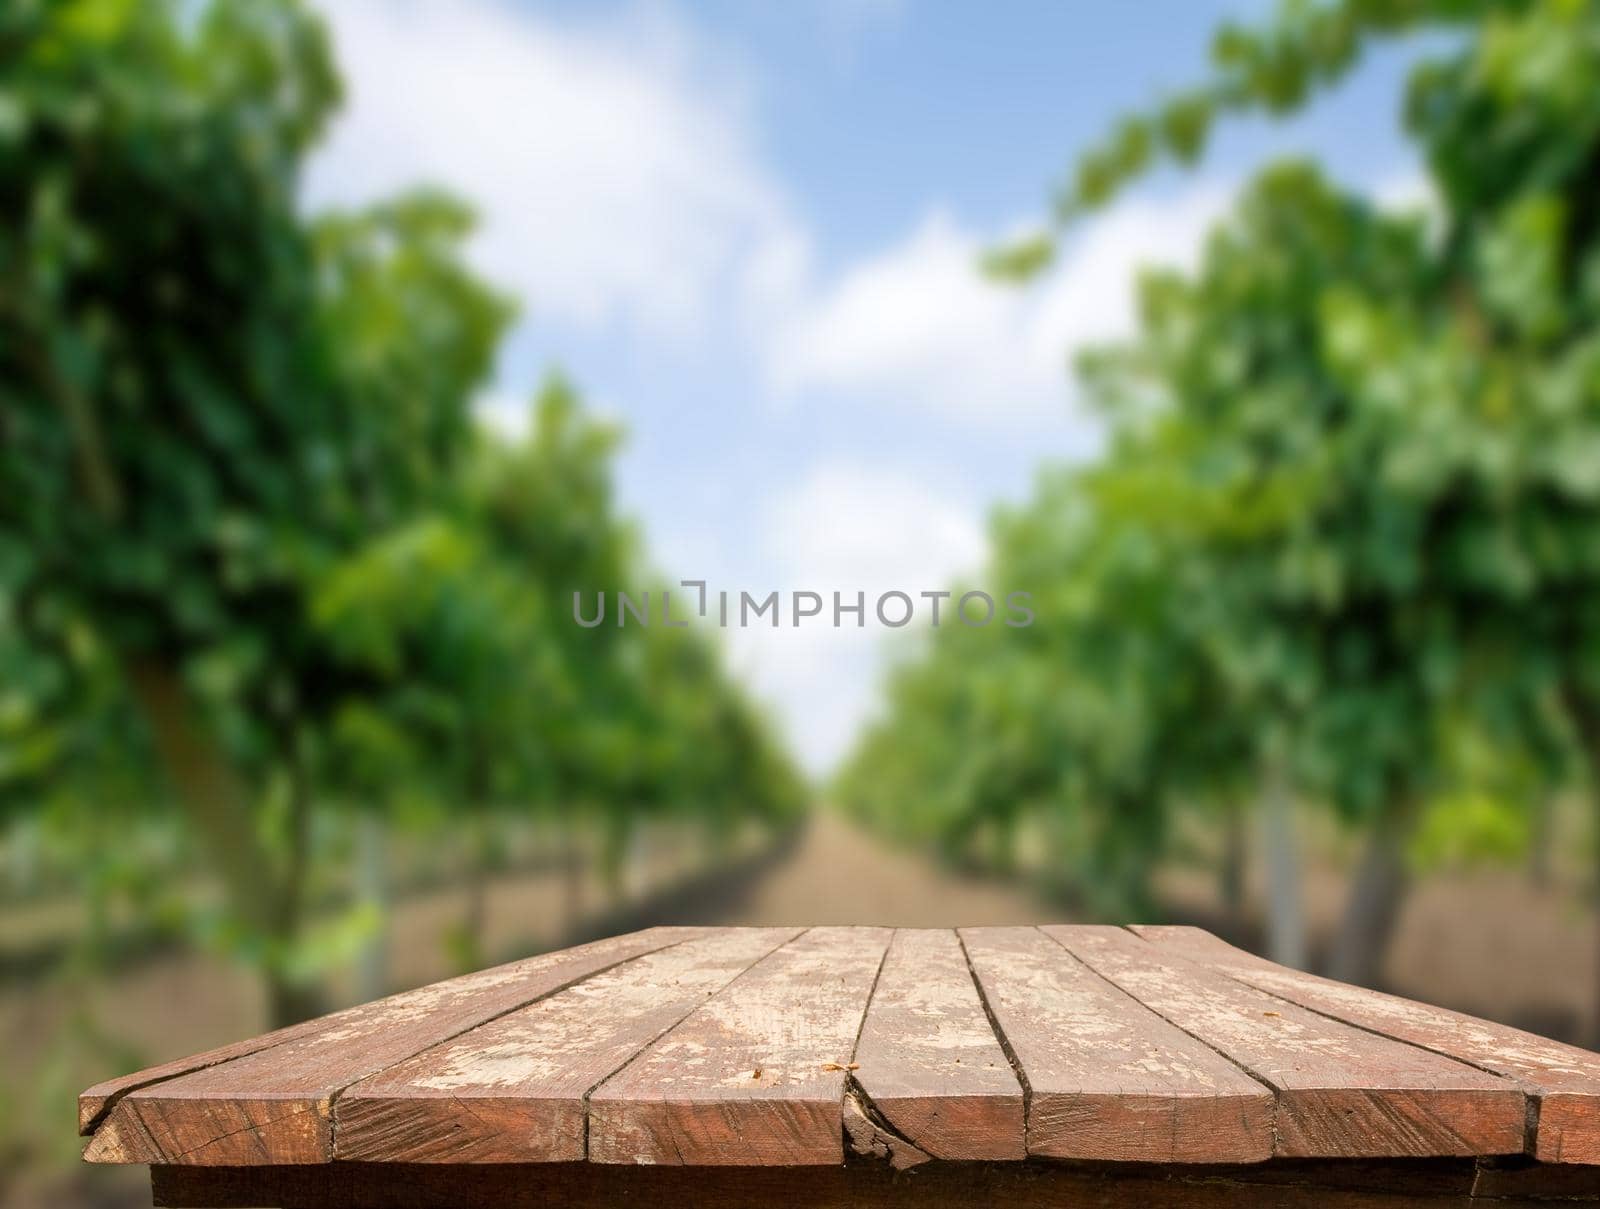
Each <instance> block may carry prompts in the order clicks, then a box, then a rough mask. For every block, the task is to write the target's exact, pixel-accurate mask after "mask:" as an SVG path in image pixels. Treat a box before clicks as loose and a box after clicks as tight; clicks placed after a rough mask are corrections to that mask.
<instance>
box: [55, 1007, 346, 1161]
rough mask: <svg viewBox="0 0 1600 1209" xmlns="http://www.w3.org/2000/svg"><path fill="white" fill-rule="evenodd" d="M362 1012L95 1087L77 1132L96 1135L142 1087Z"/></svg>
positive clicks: (82, 1105)
mask: <svg viewBox="0 0 1600 1209" xmlns="http://www.w3.org/2000/svg"><path fill="white" fill-rule="evenodd" d="M361 1010H362V1009H361V1008H349V1009H347V1010H346V1011H343V1012H334V1013H332V1014H330V1015H327V1016H318V1017H317V1018H316V1019H314V1020H303V1021H301V1022H300V1023H299V1024H292V1025H290V1026H289V1027H287V1028H281V1029H275V1030H274V1031H272V1032H270V1033H263V1034H262V1035H261V1036H259V1037H251V1038H248V1039H247V1040H244V1041H233V1042H230V1043H229V1044H227V1045H220V1046H218V1047H217V1048H216V1049H211V1050H206V1051H205V1052H204V1053H199V1054H189V1055H187V1056H186V1057H182V1058H175V1059H173V1060H172V1061H170V1062H163V1063H161V1064H160V1065H158V1066H150V1067H146V1068H145V1069H144V1070H140V1071H135V1072H134V1073H133V1074H131V1075H122V1076H119V1077H118V1078H115V1079H107V1080H105V1081H104V1082H101V1083H96V1084H95V1085H94V1086H93V1087H90V1088H86V1089H85V1090H84V1091H83V1092H82V1093H80V1094H79V1096H78V1132H79V1133H80V1134H82V1135H88V1134H91V1133H93V1132H94V1131H95V1128H96V1127H97V1126H98V1125H99V1124H100V1121H101V1119H102V1118H103V1117H104V1116H105V1115H106V1113H108V1112H109V1111H110V1110H111V1109H112V1107H113V1106H114V1105H115V1104H116V1102H117V1101H118V1100H120V1099H122V1097H123V1096H125V1095H127V1094H128V1093H129V1092H131V1091H138V1090H139V1089H140V1088H141V1087H149V1086H151V1085H152V1084H155V1083H162V1082H165V1081H166V1080H168V1079H176V1078H177V1077H178V1076H179V1075H187V1074H188V1073H190V1072H191V1071H197V1070H204V1069H205V1068H206V1067H208V1066H219V1065H221V1064H222V1063H224V1062H228V1061H231V1060H232V1059H234V1058H243V1057H245V1056H246V1055H248V1054H253V1053H256V1052H257V1051H258V1050H264V1049H271V1048H272V1047H273V1046H274V1045H281V1044H283V1043H284V1042H285V1041H293V1040H295V1039H296V1038H297V1037H308V1036H310V1035H311V1034H312V1033H317V1032H321V1031H322V1030H323V1029H326V1028H337V1027H338V1026H339V1024H340V1022H341V1021H342V1020H343V1019H344V1018H345V1017H347V1016H349V1015H351V1014H352V1013H356V1012H360V1011H361Z"/></svg>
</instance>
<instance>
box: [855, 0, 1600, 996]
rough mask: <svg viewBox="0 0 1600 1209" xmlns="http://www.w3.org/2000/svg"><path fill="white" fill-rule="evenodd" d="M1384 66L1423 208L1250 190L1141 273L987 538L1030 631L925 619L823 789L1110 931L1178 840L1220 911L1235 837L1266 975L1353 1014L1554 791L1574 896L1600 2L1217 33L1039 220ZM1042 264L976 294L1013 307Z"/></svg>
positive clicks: (1322, 15)
mask: <svg viewBox="0 0 1600 1209" xmlns="http://www.w3.org/2000/svg"><path fill="white" fill-rule="evenodd" d="M1396 40H1405V43H1406V45H1407V46H1409V47H1411V48H1412V49H1413V50H1414V51H1415V53H1416V55H1417V58H1416V65H1415V67H1414V69H1413V70H1412V73H1411V77H1410V86H1409V90H1408V94H1407V96H1406V98H1405V102H1404V110H1403V120H1404V122H1405V126H1406V129H1407V130H1408V131H1409V134H1410V136H1411V138H1412V139H1413V141H1414V143H1415V145H1416V147H1417V149H1418V151H1419V153H1420V157H1421V161H1422V166H1423V173H1424V179H1423V180H1422V181H1420V182H1419V188H1418V189H1417V190H1416V192H1417V193H1418V194H1419V195H1420V196H1421V197H1423V198H1424V199H1425V200H1423V201H1421V202H1419V203H1418V204H1417V205H1415V206H1413V207H1411V208H1409V209H1406V208H1396V207H1393V206H1384V205H1380V204H1379V203H1377V202H1375V201H1373V200H1372V199H1371V198H1369V197H1367V196H1366V195H1364V194H1361V193H1357V192H1354V191H1352V190H1350V189H1348V188H1345V187H1343V186H1341V185H1340V184H1339V183H1338V182H1336V181H1334V180H1331V179H1329V178H1328V177H1327V176H1326V175H1325V174H1324V173H1322V172H1321V171H1319V170H1318V168H1317V166H1316V165H1314V164H1311V163H1306V162H1285V163H1279V164H1275V165H1273V166H1271V167H1269V168H1268V169H1266V170H1265V171H1263V172H1262V173H1261V174H1260V175H1259V176H1258V177H1256V178H1255V179H1254V180H1252V181H1250V182H1249V183H1248V184H1246V185H1245V186H1244V187H1243V188H1242V189H1241V191H1240V192H1239V194H1238V196H1237V198H1236V200H1235V202H1234V204H1233V206H1232V209H1231V212H1230V213H1229V214H1228V215H1227V216H1226V218H1225V219H1224V220H1223V221H1222V222H1221V223H1220V224H1219V225H1218V226H1217V227H1216V229H1215V230H1214V231H1213V232H1212V234H1211V235H1210V237H1209V239H1208V241H1207V243H1206V245H1205V249H1204V253H1203V255H1202V257H1201V260H1200V263H1199V265H1198V267H1197V269H1196V270H1195V271H1193V272H1192V273H1174V272H1163V273H1152V274H1149V275H1147V276H1146V277H1145V279H1144V280H1143V282H1142V285H1141V290H1140V320H1139V324H1138V329H1137V332H1136V334H1135V335H1134V336H1133V337H1132V338H1130V339H1128V340H1126V341H1124V342H1121V343H1119V344H1117V345H1115V346H1112V347H1106V348H1103V349H1099V350H1097V351H1095V352H1093V353H1091V354H1089V355H1088V356H1086V357H1085V358H1084V359H1083V361H1082V364H1081V365H1080V366H1079V376H1080V380H1081V383H1082V388H1083V393H1084V396H1085V398H1086V401H1087V403H1088V405H1090V406H1092V407H1093V408H1095V409H1096V411H1097V413H1098V414H1099V416H1100V417H1101V418H1102V420H1103V423H1104V427H1105V431H1106V440H1105V445H1104V449H1103V452H1102V454H1101V455H1100V456H1099V457H1097V458H1096V459H1094V460H1093V461H1092V462H1090V463H1088V464H1086V465H1077V466H1072V467H1062V468H1058V469H1054V470H1047V471H1046V472H1044V473H1043V474H1042V476H1041V478H1040V481H1039V484H1038V486H1037V489H1036V490H1035V491H1034V493H1033V496H1032V498H1031V499H1030V500H1029V501H1028V502H1026V503H1024V504H1022V505H1021V506H1018V507H1014V508H1011V509H1008V510H1006V511H1004V512H1003V513H1002V514H1000V515H998V516H997V517H996V518H995V520H994V522H993V525H992V530H991V535H990V536H991V548H992V563H991V566H990V567H989V568H988V570H987V572H986V576H985V578H986V580H987V581H992V582H1000V583H1005V584H1008V585H1013V586H1016V587H1025V588H1027V589H1029V590H1031V591H1032V592H1033V594H1034V601H1035V608H1036V610H1037V613H1038V617H1039V621H1038V623H1037V624H1036V625H1034V626H1033V627H1031V628H1028V629H1010V630H1006V631H1005V632H1003V633H999V632H994V631H980V630H969V629H964V628H962V627H960V626H948V627H945V628H943V629H941V630H939V631H938V632H937V633H936V634H934V635H933V636H932V637H931V640H930V641H929V642H928V643H927V644H925V645H924V646H922V647H921V648H917V649H915V650H913V651H912V652H911V653H910V654H908V655H906V656H905V657H904V658H903V659H902V660H901V662H900V665H899V666H898V668H897V670H896V671H895V673H894V675H893V677H892V682H891V685H890V689H889V701H888V705H887V708H886V709H885V710H884V711H883V713H882V714H881V716H880V717H879V718H878V719H877V721H876V723H875V724H874V725H873V727H872V728H871V730H870V731H869V733H867V734H866V736H865V737H864V738H863V740H862V741H861V743H860V745H859V747H858V748H857V750H856V752H855V754H854V756H853V757H852V758H851V760H850V761H849V763H848V766H847V767H846V768H845V769H844V771H843V772H842V774H841V776H840V778H839V783H838V794H839V797H840V798H841V800H842V801H844V802H845V803H846V804H847V805H848V806H849V808H850V809H851V810H852V811H853V812H854V813H855V814H856V815H857V816H858V817H860V818H863V819H865V820H868V821H869V822H870V823H872V824H873V825H874V826H876V827H878V828H880V829H882V830H884V831H885V832H886V833H888V834H892V835H895V836H898V837H901V838H903V839H904V840H906V841H908V842H914V843H918V844H922V845H925V846H927V847H929V848H931V849H933V850H935V851H938V852H940V853H942V854H943V855H944V856H945V857H946V858H947V859H950V860H954V861H957V862H960V863H963V864H967V865H972V866H977V867H982V868H990V869H999V870H1007V869H1010V868H1012V867H1014V866H1015V865H1017V864H1018V863H1019V862H1021V863H1024V864H1031V865H1032V866H1033V867H1034V868H1035V869H1036V870H1040V869H1042V870H1044V871H1046V872H1047V873H1048V875H1049V876H1050V877H1051V878H1053V879H1054V880H1055V881H1056V882H1057V883H1058V884H1063V885H1065V887H1066V888H1067V889H1068V890H1069V892H1070V893H1071V894H1072V895H1073V897H1074V898H1075V900H1076V901H1077V902H1079V904H1080V905H1081V907H1082V909H1083V910H1084V911H1085V912H1086V913H1089V914H1092V915H1094V916H1097V917H1100V918H1105V919H1124V918H1128V917H1130V916H1131V917H1148V916H1150V915H1151V914H1152V913H1153V911H1154V910H1155V906H1156V903H1155V884H1156V878H1157V875H1158V874H1159V873H1160V872H1161V871H1162V870H1163V868H1164V867H1166V865H1167V864H1168V863H1170V862H1171V861H1172V860H1173V859H1174V858H1175V857H1176V856H1178V855H1179V854H1180V851H1181V850H1182V849H1184V848H1185V847H1186V846H1188V841H1186V839H1185V837H1186V836H1191V835H1192V834H1193V833H1194V832H1195V831H1196V829H1197V828H1199V829H1201V830H1204V831H1206V832H1209V834H1210V835H1212V836H1221V837H1224V839H1223V841H1222V842H1219V843H1212V844H1210V845H1209V846H1208V847H1207V848H1206V851H1209V852H1210V853H1211V854H1212V856H1213V867H1214V868H1215V870H1216V875H1217V879H1218V884H1219V891H1218V894H1219V897H1220V898H1221V900H1222V901H1224V902H1232V903H1233V904H1234V905H1235V908H1237V904H1238V901H1239V897H1240V895H1241V893H1242V890H1241V887H1242V886H1243V885H1244V881H1245V869H1244V864H1245V853H1246V847H1247V845H1246V839H1247V837H1250V842H1249V844H1248V848H1249V850H1250V851H1252V852H1256V853H1259V857H1260V862H1261V864H1262V866H1263V867H1264V870H1265V875H1264V879H1263V880H1264V882H1265V886H1266V904H1265V915H1266V927H1267V929H1268V931H1269V937H1268V942H1269V944H1270V947H1271V948H1272V949H1273V950H1274V952H1275V953H1276V954H1277V955H1279V956H1280V957H1281V958H1283V959H1285V960H1287V961H1290V962H1292V963H1295V964H1304V963H1305V962H1306V961H1308V960H1309V959H1311V958H1313V957H1315V958H1316V959H1317V960H1318V961H1319V962H1320V963H1321V964H1322V965H1323V966H1324V968H1326V969H1327V970H1329V971H1330V972H1331V973H1332V974H1333V975H1334V976H1335V977H1339V978H1343V979H1346V980H1350V981H1356V982H1362V983H1369V984H1370V983H1372V982H1373V981H1375V980H1376V979H1377V978H1378V976H1379V974H1380V972H1381V969H1382V962H1383V957H1384V954H1385V951H1386V949H1387V946H1388V944H1389V941H1390V938H1391V936H1392V934H1393V932H1394V929H1395V926H1396V921H1397V919H1398V918H1399V916H1400V912H1401V908H1402V906H1403V904H1404V902H1405V899H1406V895H1407V893H1408V890H1409V889H1410V887H1411V885H1412V884H1413V882H1414V881H1415V880H1416V876H1417V874H1418V872H1419V871H1423V870H1426V869H1428V868H1430V867H1436V866H1437V863H1438V862H1439V861H1441V860H1446V859H1457V858H1478V859H1491V860H1511V859H1518V858H1521V859H1526V860H1527V861H1529V862H1530V864H1531V865H1532V866H1533V868H1534V869H1535V871H1536V876H1542V874H1539V873H1538V872H1537V871H1539V870H1543V869H1548V867H1549V847H1550V845H1551V844H1552V842H1553V841H1552V839H1551V836H1552V834H1553V828H1552V826H1551V820H1552V819H1553V818H1555V817H1556V816H1557V815H1558V814H1559V813H1561V811H1560V809H1559V807H1560V804H1561V803H1563V802H1565V801H1570V800H1572V799H1574V798H1577V799H1582V800H1585V801H1587V802H1588V803H1590V805H1589V807H1588V808H1587V809H1586V810H1585V811H1584V812H1583V817H1584V819H1585V820H1586V821H1585V823H1584V825H1583V827H1582V829H1581V832H1580V833H1579V835H1580V837H1582V836H1586V837H1587V838H1578V839H1577V840H1576V842H1577V843H1580V844H1581V845H1582V851H1584V852H1585V853H1587V854H1588V855H1587V857H1586V858H1585V860H1586V866H1585V867H1586V868H1587V870H1588V873H1587V877H1586V880H1587V881H1589V882H1591V883H1592V881H1593V879H1594V877H1595V876H1596V872H1597V871H1596V863H1595V856H1596V852H1597V849H1596V843H1597V841H1600V825H1597V819H1600V811H1597V810H1596V809H1595V806H1594V805H1593V804H1594V803H1596V802H1600V789H1597V787H1596V786H1597V776H1600V88H1597V87H1596V81H1597V80H1600V6H1597V5H1595V4H1592V3H1586V2H1582V0H1523V2H1484V3H1464V2H1461V0H1342V2H1340V3H1329V4H1309V3H1302V4H1295V3H1290V4H1286V5H1284V6H1283V7H1282V8H1281V10H1280V12H1279V14H1278V16H1277V17H1276V18H1275V19H1273V20H1271V21H1269V22H1267V23H1266V24H1264V25H1261V26H1259V27H1256V26H1248V25H1231V26H1228V27H1226V28H1224V29H1222V30H1221V31H1220V32H1219V33H1218V34H1217V37H1216V39H1215V43H1214V47H1213V53H1212V62H1213V74H1212V75H1211V76H1210V77H1209V78H1207V79H1205V80H1203V81H1202V82H1201V83H1200V84H1199V85H1198V86H1196V87H1192V88H1189V89H1187V90H1183V91H1179V92H1176V93H1174V94H1172V95H1171V96H1170V98H1169V99H1168V100H1167V101H1165V102H1164V103H1162V104H1161V105H1160V106H1158V107H1157V108H1156V109H1154V110H1153V111H1151V112H1149V113H1139V114H1134V115H1132V116H1130V117H1128V118H1126V119H1125V120H1123V121H1122V122H1121V123H1119V124H1118V125H1117V126H1116V127H1115V129H1114V130H1113V131H1112V132H1111V134H1110V136H1109V137H1108V138H1107V139H1106V141H1105V142H1104V143H1103V144H1102V145H1101V146H1099V147H1097V148H1095V149H1094V150H1092V151H1091V152H1090V153H1089V154H1088V155H1087V156H1085V157H1084V158H1083V159H1082V160H1081V161H1080V162H1079V163H1078V166H1077V169H1076V172H1075V173H1074V175H1073V176H1072V177H1071V178H1070V180H1069V183H1068V184H1067V186H1066V187H1065V189H1064V190H1063V192H1062V193H1061V195H1060V198H1059V201H1058V206H1057V213H1058V217H1059V222H1060V224H1061V226H1062V227H1064V228H1068V229H1070V228H1071V226H1072V224H1073V223H1074V221H1075V220H1076V219H1078V218H1079V217H1080V216H1081V215H1083V214H1085V213H1087V212H1089V211H1092V210H1094V209H1096V208H1097V207H1100V206H1102V205H1104V204H1106V203H1107V202H1108V201H1110V200H1111V199H1113V198H1114V197H1116V196H1117V195H1118V194H1119V192H1120V191H1121V190H1123V189H1124V188H1125V187H1127V186H1128V185H1130V184H1132V183H1134V182H1135V181H1136V180H1138V179H1140V178H1142V177H1145V176H1147V175H1150V174H1154V173H1159V172H1162V171H1168V172H1170V171H1171V170H1172V169H1173V168H1175V167H1176V168H1178V169H1180V170H1181V168H1182V167H1183V166H1185V165H1188V164H1191V163H1193V162H1195V161H1196V160H1198V159H1199V158H1200V157H1201V156H1203V155H1204V153H1205V150H1206V145H1207V142H1208V140H1209V139H1210V138H1211V137H1212V136H1213V134H1214V132H1215V130H1216V128H1217V127H1219V126H1220V125H1222V124H1224V123H1225V122H1227V121H1228V120H1230V119H1232V118H1236V117H1241V116H1242V117H1249V116H1252V115H1262V114H1265V115H1270V116H1281V115H1286V114H1290V113H1294V112H1297V111H1300V110H1302V109H1304V108H1307V107H1309V106H1312V105H1314V103H1315V101H1316V98H1317V96H1318V94H1319V93H1320V92H1322V91H1324V90H1326V89H1329V88H1331V87H1333V86H1335V85H1336V84H1337V83H1338V82H1339V81H1340V80H1341V79H1342V78H1344V77H1345V76H1346V75H1347V74H1348V73H1349V72H1351V71H1352V70H1353V69H1354V68H1355V67H1356V66H1357V65H1358V64H1359V63H1360V62H1361V60H1362V58H1363V56H1364V55H1366V54H1367V53H1368V52H1369V51H1371V50H1372V49H1373V48H1374V47H1376V46H1378V45H1380V44H1383V43H1386V42H1393V41H1396ZM1059 238H1060V235H1059V233H1058V232H1056V231H1047V232H1044V233H1042V234H1040V235H1038V236H1036V237H1033V238H1030V239H1027V240H1024V241H1022V242H1019V243H1017V244H1015V245H1013V246H1010V247H1006V248H1002V249H998V250H997V251H996V252H995V253H994V254H993V256H992V257H991V258H990V263H989V264H988V268H989V270H990V271H991V272H992V273H993V274H994V275H996V276H999V277H1002V278H1012V279H1020V280H1021V281H1022V282H1024V283H1025V282H1026V280H1027V279H1028V278H1030V277H1031V276H1032V275H1033V274H1034V273H1036V272H1037V271H1038V270H1039V269H1040V268H1041V267H1042V266H1043V265H1045V264H1046V263H1048V262H1049V260H1050V258H1051V256H1052V255H1053V253H1054V250H1055V246H1056V243H1057V241H1058V240H1059ZM1325 820H1332V821H1335V822H1336V823H1337V824H1338V827H1339V829H1341V830H1343V831H1344V832H1345V833H1346V834H1348V835H1350V836H1352V837H1353V838H1355V839H1356V840H1357V841H1358V842H1359V844H1360V845H1361V846H1362V849H1363V851H1362V854H1361V855H1360V856H1359V858H1358V859H1357V860H1356V862H1355V866H1354V871H1353V873H1352V875H1351V877H1350V879H1349V881H1348V885H1347V888H1346V890H1345V894H1344V898H1345V905H1344V907H1343V910H1342V914H1341V917H1340V919H1339V921H1338V923H1337V926H1336V927H1334V929H1333V931H1332V935H1331V937H1329V938H1328V940H1327V942H1326V944H1325V945H1323V946H1322V948H1323V950H1324V951H1322V952H1319V953H1316V954H1312V953H1311V952H1310V951H1309V950H1308V939H1307V935H1306V930H1305V927H1304V925H1303V922H1302V921H1303V918H1304V912H1303V909H1302V901H1301V900H1302V894H1303V886H1302V883H1303V880H1304V876H1305V865H1306V859H1307V858H1306V855H1305V845H1304V842H1303V836H1304V834H1305V833H1306V832H1307V831H1312V830H1314V831H1315V834H1317V835H1318V836H1319V837H1322V836H1325V835H1326V834H1327V833H1328V832H1329V830H1330V829H1329V828H1328V827H1324V826H1321V825H1320V824H1322V823H1323V822H1324V821H1325ZM1258 823H1259V826H1258V825H1257V824H1258ZM1247 824H1248V825H1247ZM1312 824H1315V825H1316V826H1314V827H1313V826H1312ZM1256 837H1259V838H1256ZM1571 842H1573V841H1568V843H1569V845H1570V843H1571ZM1324 851H1325V849H1324ZM1565 852H1566V853H1570V852H1571V849H1570V846H1569V847H1568V848H1567V849H1566V850H1565ZM1552 976H1554V975H1552ZM1568 977H1576V975H1575V974H1573V973H1572V972H1571V971H1568Z"/></svg>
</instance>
